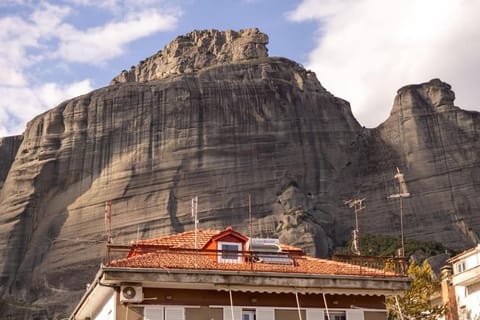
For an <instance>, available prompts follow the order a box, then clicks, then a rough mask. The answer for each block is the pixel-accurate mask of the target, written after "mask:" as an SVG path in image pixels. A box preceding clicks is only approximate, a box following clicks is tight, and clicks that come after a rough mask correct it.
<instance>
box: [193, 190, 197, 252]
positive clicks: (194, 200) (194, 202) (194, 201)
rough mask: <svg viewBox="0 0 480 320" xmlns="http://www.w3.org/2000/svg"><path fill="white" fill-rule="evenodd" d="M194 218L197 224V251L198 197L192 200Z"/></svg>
mask: <svg viewBox="0 0 480 320" xmlns="http://www.w3.org/2000/svg"><path fill="white" fill-rule="evenodd" d="M192 218H193V222H194V224H195V250H197V247H198V197H197V196H195V197H193V198H192Z"/></svg>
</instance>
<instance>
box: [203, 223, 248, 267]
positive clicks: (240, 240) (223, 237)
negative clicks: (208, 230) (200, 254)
mask: <svg viewBox="0 0 480 320" xmlns="http://www.w3.org/2000/svg"><path fill="white" fill-rule="evenodd" d="M247 241H248V238H247V237H245V236H244V235H243V234H241V233H239V232H236V231H234V230H233V229H232V227H227V228H226V229H225V231H222V232H220V233H219V234H217V235H215V236H213V237H212V238H211V239H210V240H209V241H208V242H207V243H206V244H205V246H204V247H203V248H204V249H208V250H218V251H219V253H218V255H216V260H217V262H223V263H241V262H243V258H242V254H241V252H243V251H245V245H246V243H247Z"/></svg>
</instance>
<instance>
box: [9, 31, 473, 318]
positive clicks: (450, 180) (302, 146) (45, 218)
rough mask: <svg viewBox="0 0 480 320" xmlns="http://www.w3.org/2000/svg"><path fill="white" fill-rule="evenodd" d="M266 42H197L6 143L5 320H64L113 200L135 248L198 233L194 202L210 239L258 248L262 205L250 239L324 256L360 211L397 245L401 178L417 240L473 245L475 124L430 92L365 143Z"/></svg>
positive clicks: (369, 226) (121, 234)
mask: <svg viewBox="0 0 480 320" xmlns="http://www.w3.org/2000/svg"><path fill="white" fill-rule="evenodd" d="M267 41H268V38H267V36H266V35H265V34H263V33H261V32H259V31H258V30H257V29H248V30H243V31H240V32H233V31H228V32H219V31H215V30H208V31H194V32H192V33H190V34H187V35H185V36H183V37H178V38H177V39H176V40H174V41H173V42H172V43H170V44H169V45H167V46H166V47H165V48H164V49H163V50H162V51H160V52H158V53H157V54H156V55H154V56H152V57H151V58H148V59H146V60H145V61H143V62H141V63H140V64H139V65H138V66H136V67H134V68H133V69H132V70H130V71H128V72H127V71H124V72H122V73H121V74H120V75H119V76H117V77H115V78H114V80H112V83H111V85H110V86H108V87H105V88H102V89H98V90H95V91H93V92H91V93H89V94H86V95H84V96H80V97H77V98H74V99H71V100H69V101H65V102H63V103H61V104H60V105H59V106H57V107H56V108H54V109H52V110H50V111H48V112H46V113H44V114H42V115H39V116H37V117H36V118H35V119H33V120H32V121H31V122H30V123H29V124H28V126H27V129H26V131H25V133H24V134H23V136H21V137H16V138H7V139H4V140H1V141H0V155H2V158H1V159H0V161H2V162H1V164H2V167H1V169H0V183H2V184H0V188H1V189H0V251H1V253H2V257H4V259H2V260H1V261H0V270H1V289H0V290H1V292H0V293H1V295H2V299H3V300H2V301H3V303H2V312H3V314H6V315H13V316H15V317H17V318H22V317H23V318H26V319H27V318H35V317H38V318H42V317H53V316H59V317H60V316H65V315H67V313H68V311H69V310H71V308H72V307H73V305H74V304H75V302H76V301H77V300H78V298H79V297H80V296H81V295H82V294H83V292H84V288H85V284H86V283H87V282H88V281H90V280H91V279H92V277H93V275H94V274H95V271H96V269H97V268H98V265H99V263H101V261H102V259H103V257H104V255H105V240H106V232H105V228H104V224H103V219H104V203H105V201H107V200H112V203H113V205H112V207H113V218H112V220H113V223H112V224H113V238H114V243H117V244H124V243H127V242H128V241H130V240H134V239H136V238H137V237H140V238H147V237H154V236H157V235H161V234H166V233H173V232H181V231H183V230H189V229H192V228H193V225H192V224H193V221H192V218H191V215H190V199H191V198H192V197H194V196H198V197H199V220H200V227H201V228H204V229H207V228H212V229H213V228H214V229H222V228H224V227H226V226H228V225H232V226H233V227H234V228H236V229H238V230H240V231H243V232H248V229H249V228H248V196H249V194H250V195H251V197H252V202H253V207H252V211H253V222H252V229H253V231H254V236H261V237H266V236H275V237H280V238H281V239H282V241H284V242H289V243H291V244H294V245H300V246H302V247H304V248H305V249H306V250H307V251H308V252H309V253H311V254H314V255H318V256H326V255H329V254H330V253H331V252H332V249H333V248H334V246H335V245H338V244H341V243H342V242H343V241H345V240H346V239H347V238H349V236H350V235H349V234H350V231H351V229H352V224H353V214H352V211H351V210H350V209H348V208H347V207H346V206H344V204H343V200H347V199H349V198H351V197H357V196H361V197H366V198H367V206H368V208H367V210H364V211H362V215H361V217H360V230H361V232H369V233H383V234H386V233H390V234H391V233H396V234H398V232H399V231H398V230H399V226H398V224H399V217H398V209H397V207H396V205H397V203H396V202H395V201H393V200H387V195H388V194H391V193H394V192H395V189H394V184H393V179H392V178H393V174H394V170H395V167H400V168H401V169H402V171H404V172H405V174H406V177H407V182H408V183H409V187H410V192H411V193H412V195H413V196H412V197H411V198H408V199H405V200H404V204H405V218H406V219H405V233H406V235H407V237H415V238H417V239H420V240H432V239H435V240H437V241H442V242H443V243H444V244H445V245H447V246H451V247H453V248H457V249H461V248H465V247H467V246H469V245H471V244H472V243H473V241H475V240H476V237H477V233H478V231H480V225H479V224H478V223H479V221H478V219H477V218H476V216H475V211H476V210H478V209H479V200H478V198H479V197H478V196H479V178H478V177H480V175H479V174H478V173H479V172H478V171H479V170H480V168H479V167H480V165H479V159H480V154H479V151H478V150H479V148H478V147H479V142H478V141H479V139H478V134H479V126H480V122H479V119H478V116H479V115H478V113H475V112H467V111H463V110H460V109H459V108H457V107H454V106H453V92H452V91H451V90H450V87H449V86H448V85H447V84H445V83H443V82H441V81H439V80H432V81H430V82H428V83H425V84H422V85H418V86H408V87H405V88H402V89H400V90H399V92H398V95H397V98H396V99H395V103H394V106H393V109H392V114H391V116H390V118H389V119H388V120H387V121H386V122H385V123H383V124H382V125H381V126H379V127H378V128H375V129H365V128H362V127H361V126H360V125H359V124H358V122H357V121H356V120H355V118H354V117H353V116H352V114H351V111H350V106H349V104H348V102H346V101H344V100H342V99H339V98H337V97H335V96H333V95H332V94H330V93H329V92H328V91H327V90H325V89H324V88H323V87H322V86H321V84H320V83H319V82H318V80H317V79H316V77H315V75H314V74H313V73H312V72H309V71H307V70H305V69H304V68H303V67H301V66H300V65H298V64H297V63H295V62H293V61H290V60H288V59H284V58H271V57H267V50H266V43H267ZM3 155H7V156H5V157H4V156H3ZM2 185H3V186H2Z"/></svg>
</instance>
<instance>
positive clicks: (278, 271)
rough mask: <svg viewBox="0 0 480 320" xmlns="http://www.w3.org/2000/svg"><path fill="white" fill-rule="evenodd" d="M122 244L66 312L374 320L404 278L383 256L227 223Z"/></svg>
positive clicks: (190, 319) (163, 318)
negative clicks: (331, 252)
mask: <svg viewBox="0 0 480 320" xmlns="http://www.w3.org/2000/svg"><path fill="white" fill-rule="evenodd" d="M126 249H128V254H127V255H126V256H125V257H123V258H118V259H114V260H112V261H108V262H107V263H105V264H104V265H102V266H101V268H100V270H99V272H98V274H97V276H96V278H95V281H94V283H93V284H92V285H91V286H90V287H89V289H88V290H87V292H86V293H85V295H84V296H83V298H82V300H81V301H80V303H79V304H78V305H77V307H76V308H75V310H74V312H73V314H72V315H71V317H70V319H81V320H84V319H105V320H114V319H128V320H130V319H149V320H150V319H160V320H212V319H213V320H290V319H299V320H312V319H321V320H324V319H327V320H377V319H386V310H385V297H386V296H391V295H399V294H402V293H403V292H404V290H406V289H408V287H409V285H410V279H409V278H407V277H406V276H405V275H404V274H403V273H402V272H401V271H402V270H403V269H401V268H399V267H398V265H396V264H395V261H394V260H393V259H389V260H388V259H385V260H381V261H380V260H378V259H373V258H368V259H367V258H365V259H363V260H362V261H357V262H356V263H347V262H341V261H334V260H328V259H318V258H312V257H308V256H305V255H304V254H303V251H302V250H301V249H300V248H296V247H293V246H288V245H283V244H280V243H279V242H278V240H277V239H250V238H248V237H246V236H245V235H243V234H241V233H239V232H237V231H235V230H233V229H232V228H230V227H229V228H227V229H226V230H223V231H219V230H198V231H187V232H183V233H179V234H174V235H168V236H162V237H158V238H155V239H148V240H141V241H137V242H133V243H131V244H130V246H128V247H126ZM356 259H357V260H358V259H360V258H359V257H356ZM373 261H375V263H372V262H373Z"/></svg>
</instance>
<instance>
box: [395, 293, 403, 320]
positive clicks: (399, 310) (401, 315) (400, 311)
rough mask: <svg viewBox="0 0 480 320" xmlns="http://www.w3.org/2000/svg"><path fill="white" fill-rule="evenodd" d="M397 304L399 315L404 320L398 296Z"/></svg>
mask: <svg viewBox="0 0 480 320" xmlns="http://www.w3.org/2000/svg"><path fill="white" fill-rule="evenodd" d="M395 302H396V304H397V308H398V314H399V315H400V319H401V320H403V314H402V309H401V308H400V304H399V303H398V298H397V296H395Z"/></svg>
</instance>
